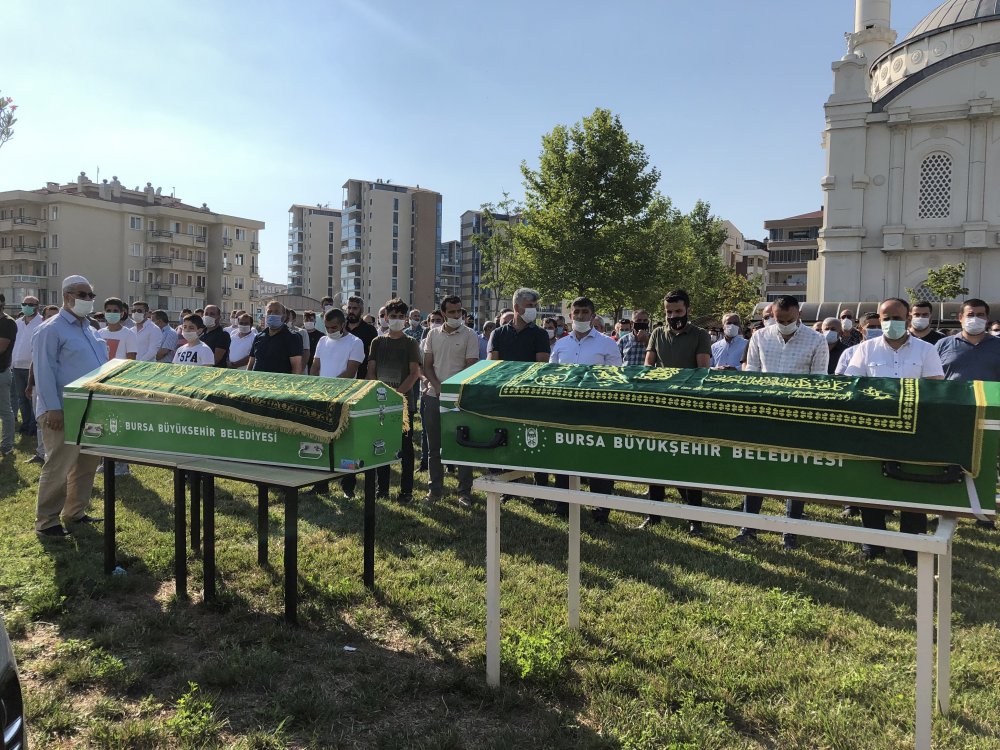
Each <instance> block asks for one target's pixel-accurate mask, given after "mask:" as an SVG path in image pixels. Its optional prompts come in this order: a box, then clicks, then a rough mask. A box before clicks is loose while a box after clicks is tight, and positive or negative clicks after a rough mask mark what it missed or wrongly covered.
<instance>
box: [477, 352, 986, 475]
mask: <svg viewBox="0 0 1000 750" xmlns="http://www.w3.org/2000/svg"><path fill="white" fill-rule="evenodd" d="M985 405H986V399H985V396H984V393H983V389H982V383H979V382H975V381H971V382H970V381H953V380H918V379H913V378H903V379H894V378H846V377H830V376H826V375H783V374H778V373H756V372H732V371H713V370H707V369H671V368H650V367H640V366H629V367H605V366H599V365H556V364H546V363H529V362H496V363H495V365H493V366H490V367H486V368H484V369H482V370H480V371H478V372H477V373H475V374H473V375H472V376H470V377H469V379H468V380H465V381H463V383H462V385H461V390H460V392H459V398H458V407H459V408H460V409H461V410H462V411H466V412H470V413H473V414H478V415H480V416H484V417H488V418H491V419H497V420H501V421H506V422H521V423H531V424H541V425H548V426H553V427H566V428H571V429H572V428H582V429H595V430H603V431H606V432H627V433H632V434H643V435H651V436H655V437H660V438H663V437H671V438H676V437H682V438H699V439H705V440H711V441H714V442H717V443H722V444H740V445H746V444H751V445H758V446H760V447H770V448H794V449H797V450H805V451H815V452H817V453H824V454H838V455H841V456H845V457H852V458H869V459H878V460H883V461H900V462H907V463H926V464H932V465H952V464H957V465H959V466H961V467H962V468H963V469H965V470H966V471H967V472H969V473H970V474H972V475H973V476H976V475H977V474H978V472H979V464H980V454H981V452H982V429H983V419H984V416H985Z"/></svg>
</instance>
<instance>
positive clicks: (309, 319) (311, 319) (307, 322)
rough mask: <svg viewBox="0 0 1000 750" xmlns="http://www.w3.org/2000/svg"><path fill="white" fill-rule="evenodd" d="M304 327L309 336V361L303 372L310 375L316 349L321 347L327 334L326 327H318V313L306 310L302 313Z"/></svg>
mask: <svg viewBox="0 0 1000 750" xmlns="http://www.w3.org/2000/svg"><path fill="white" fill-rule="evenodd" d="M302 327H303V328H305V330H306V334H307V335H308V336H309V359H308V361H307V362H306V366H305V368H303V370H302V372H303V373H305V374H306V375H308V374H309V371H310V369H311V368H312V363H313V359H314V358H315V356H316V347H317V346H318V345H319V340H320V339H321V338H323V336H325V335H326V334H325V333H324V326H322V325H321V326H319V327H317V326H316V313H315V312H313V311H312V310H306V311H305V312H304V313H302Z"/></svg>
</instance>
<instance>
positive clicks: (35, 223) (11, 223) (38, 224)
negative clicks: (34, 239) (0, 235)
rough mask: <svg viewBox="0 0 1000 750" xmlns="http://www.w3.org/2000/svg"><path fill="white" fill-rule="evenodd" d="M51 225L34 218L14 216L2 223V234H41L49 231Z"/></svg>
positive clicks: (0, 222) (0, 226)
mask: <svg viewBox="0 0 1000 750" xmlns="http://www.w3.org/2000/svg"><path fill="white" fill-rule="evenodd" d="M48 226H49V223H48V222H47V221H46V220H45V219H38V218H35V217H34V216H13V217H11V218H9V219H3V220H2V221H0V232H40V233H43V234H44V233H45V232H47V231H48Z"/></svg>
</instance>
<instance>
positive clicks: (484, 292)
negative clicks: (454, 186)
mask: <svg viewBox="0 0 1000 750" xmlns="http://www.w3.org/2000/svg"><path fill="white" fill-rule="evenodd" d="M493 220H494V222H495V223H496V224H497V225H503V224H510V222H511V221H516V220H517V218H516V217H514V218H512V217H510V216H508V215H507V214H499V213H497V214H493ZM461 229H462V231H461V243H462V291H461V292H460V293H459V296H460V297H461V298H462V301H463V302H464V303H465V305H466V307H467V309H468V310H469V312H471V313H472V314H473V315H475V317H476V322H477V323H478V324H479V325H482V323H483V322H485V321H487V320H489V319H490V318H493V317H494V316H496V314H497V313H498V312H499V311H500V309H501V308H503V307H508V306H509V305H510V302H509V301H505V300H504V299H500V298H499V297H498V295H497V291H496V290H493V289H490V288H487V287H484V286H483V284H484V283H488V282H489V278H490V274H489V270H488V269H486V272H485V273H484V269H483V267H482V258H481V257H480V253H479V250H478V249H477V248H476V239H475V238H476V237H477V236H479V235H486V236H487V237H488V236H489V233H490V229H489V227H487V226H486V223H485V222H484V221H483V212H482V211H466V212H464V213H463V214H462V218H461Z"/></svg>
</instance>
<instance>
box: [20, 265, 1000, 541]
mask: <svg viewBox="0 0 1000 750" xmlns="http://www.w3.org/2000/svg"><path fill="white" fill-rule="evenodd" d="M62 292H63V305H62V307H56V306H54V305H50V306H47V307H42V306H40V304H39V301H38V299H37V298H35V297H31V296H29V297H25V298H24V299H23V300H22V301H21V309H20V315H18V316H17V317H16V319H14V318H11V317H10V316H8V315H6V314H4V304H5V302H6V300H4V299H3V297H2V296H0V394H4V395H6V394H8V393H9V394H10V398H9V399H7V398H0V423H2V439H0V457H3V458H7V457H9V456H10V455H11V454H12V453H13V443H14V432H15V426H16V419H15V413H16V414H17V415H18V416H19V418H20V425H21V426H20V431H21V432H22V433H23V434H25V435H27V436H31V435H36V436H37V448H36V451H35V455H34V456H32V457H31V458H30V459H29V461H33V462H40V463H42V464H43V467H42V471H41V477H40V480H39V488H38V505H37V513H36V522H35V529H36V531H37V532H38V533H39V534H41V535H44V536H65V535H67V534H69V533H71V532H70V528H71V525H72V524H75V523H96V522H99V521H100V520H101V519H99V518H95V517H93V516H91V515H89V512H88V511H89V506H90V497H91V491H92V488H93V482H94V476H95V473H96V472H97V470H98V459H97V458H96V457H93V456H88V455H86V454H82V453H81V452H80V449H79V447H78V446H76V445H73V444H68V443H66V442H65V440H64V433H63V411H62V391H63V387H64V386H65V385H66V384H67V383H69V382H72V381H73V380H75V379H77V378H79V377H81V376H82V375H84V374H86V373H88V372H90V371H92V370H94V369H96V368H97V367H99V366H101V365H102V364H104V363H105V362H107V361H108V360H110V359H136V360H142V361H149V362H170V363H174V364H178V365H191V366H207V367H228V368H239V369H247V370H252V371H261V372H278V373H288V374H293V375H309V376H315V377H333V378H369V379H377V380H380V381H382V382H383V383H386V384H387V385H389V386H391V387H393V388H395V389H396V391H398V392H399V393H400V394H401V395H402V396H403V397H404V398H405V400H406V402H407V406H408V409H409V411H410V416H411V419H410V422H409V423H410V426H411V428H410V430H409V431H408V432H406V433H404V434H403V435H402V438H401V448H400V456H401V458H402V463H401V466H400V480H399V482H400V486H399V489H398V492H397V495H396V499H397V501H399V502H401V503H409V502H412V500H413V490H414V474H415V470H416V467H417V464H416V456H415V449H414V445H413V430H412V427H413V424H414V419H413V418H414V417H415V415H416V413H417V412H418V410H419V413H420V415H421V425H422V429H421V433H422V446H421V448H422V449H421V461H420V464H419V470H420V471H427V472H428V492H427V494H426V496H425V497H424V501H425V502H439V501H441V500H443V499H444V491H445V486H444V474H445V469H444V466H443V465H442V462H441V420H440V414H441V412H440V396H441V383H442V382H443V381H444V380H447V379H448V378H449V377H451V376H453V375H455V374H457V373H458V372H460V371H462V370H463V369H465V368H466V367H468V366H470V365H472V364H474V363H475V362H477V361H478V360H480V359H492V360H513V361H526V362H554V363H563V364H565V363H570V364H587V365H606V366H614V367H619V366H623V365H640V366H649V367H666V368H705V367H711V368H715V369H724V370H747V371H752V372H774V373H786V374H813V375H828V374H843V375H848V376H862V375H863V376H879V377H892V378H903V377H906V378H911V377H912V378H929V379H941V378H947V379H953V380H1000V322H998V321H991V320H990V318H989V315H990V309H989V305H987V304H986V302H984V301H983V300H980V299H969V300H966V301H965V302H964V303H962V308H961V314H960V315H959V323H960V325H961V330H960V331H958V332H957V333H955V334H953V335H947V336H946V335H944V334H942V333H941V332H939V331H935V330H934V329H933V328H932V327H931V319H930V316H931V306H930V305H929V304H928V303H924V302H918V303H916V304H913V305H911V304H910V303H909V302H907V301H906V300H903V299H898V298H890V299H886V300H885V301H884V302H882V303H881V305H879V308H878V312H877V313H873V314H870V315H869V316H866V317H865V319H864V320H862V321H857V320H855V316H854V313H853V312H852V311H851V310H848V309H844V310H842V311H841V312H840V314H839V315H838V316H837V317H830V318H827V319H825V320H823V321H820V322H818V323H817V325H816V326H815V328H813V327H810V326H808V325H806V324H804V323H803V322H802V321H801V319H800V315H799V303H798V301H797V300H796V299H795V298H794V297H789V296H785V297H780V298H778V299H777V300H775V301H774V302H772V303H770V304H768V305H767V306H766V307H765V308H764V310H763V311H762V321H761V324H760V326H759V327H756V328H747V327H745V326H744V325H743V322H742V321H741V319H740V316H739V315H738V314H736V313H727V314H725V315H723V316H722V317H721V320H720V322H721V324H722V325H721V328H720V329H719V330H718V331H717V332H714V333H712V332H710V331H709V330H707V329H706V328H702V327H700V326H698V325H696V324H695V323H694V322H693V321H692V319H691V310H690V299H689V297H688V295H687V293H686V292H685V291H684V290H681V289H677V290H673V291H671V292H669V293H667V294H666V295H665V297H664V299H663V323H661V324H659V325H655V326H651V318H650V315H649V313H648V312H647V311H645V310H636V311H634V312H633V313H632V316H631V318H622V319H620V320H618V321H617V322H616V323H615V324H614V327H613V330H610V331H609V332H606V325H605V322H604V320H603V319H602V318H600V316H598V315H597V312H596V309H595V306H594V303H593V302H592V301H591V300H589V299H588V298H586V297H578V298H577V299H575V300H573V302H572V303H571V305H570V319H569V321H568V322H569V325H568V326H567V325H566V323H567V321H566V320H565V319H564V318H563V317H562V316H556V317H551V318H547V319H545V320H543V321H539V319H538V308H539V295H538V293H537V292H535V291H534V290H532V289H527V288H522V289H519V290H517V292H516V293H515V294H514V296H513V299H512V307H511V308H507V309H504V310H502V311H501V313H500V314H499V315H498V316H497V319H496V320H494V321H489V322H487V323H486V324H485V325H484V326H483V329H482V331H481V332H476V330H475V328H474V323H475V321H474V319H473V318H472V316H470V315H469V314H468V313H467V311H466V310H465V309H464V308H463V307H462V300H461V299H460V298H459V297H457V296H448V297H445V298H443V299H442V300H441V302H440V306H439V307H438V309H436V310H434V311H433V312H431V313H429V314H428V315H424V314H422V313H421V311H419V310H417V309H411V308H410V307H409V306H408V305H407V304H406V303H405V302H404V301H403V300H400V299H391V300H388V301H387V302H386V304H385V305H384V306H383V307H382V308H381V309H380V310H379V311H378V316H377V317H375V316H373V315H370V314H366V313H365V310H364V303H363V300H362V299H361V298H360V297H350V298H349V299H348V300H347V303H346V304H345V305H344V307H343V309H341V308H338V307H336V306H335V305H334V303H333V299H332V298H330V297H326V298H324V299H323V300H322V301H321V305H322V311H306V312H305V313H304V315H303V317H302V321H303V323H302V327H301V328H300V327H298V325H297V321H298V315H297V313H296V312H295V311H294V310H289V309H286V308H285V307H284V306H283V305H282V304H281V303H280V302H278V301H276V300H271V301H270V302H268V303H267V306H266V310H265V314H264V316H262V319H261V320H259V321H257V323H256V325H255V322H254V320H253V317H252V316H251V315H250V313H249V312H247V311H244V310H237V311H233V312H232V313H231V315H230V318H229V326H228V327H225V326H223V323H224V321H223V318H222V315H223V313H222V310H221V309H220V308H219V307H218V306H217V305H214V304H210V305H206V306H205V308H204V309H201V310H195V311H190V310H185V311H183V314H182V319H181V322H180V325H178V326H177V327H176V328H175V327H172V326H171V325H170V321H169V316H168V314H167V313H166V312H165V311H163V310H155V311H152V312H150V310H149V306H148V305H147V304H146V303H144V302H141V301H139V302H133V303H132V304H131V305H129V304H126V303H124V302H123V301H122V300H121V299H119V298H116V297H109V298H107V299H105V301H104V304H103V306H102V309H101V310H96V311H95V300H96V295H95V292H94V289H93V286H92V285H91V284H90V282H89V281H88V280H87V279H86V278H84V277H82V276H70V277H68V278H66V279H65V280H64V281H63V286H62ZM608 328H610V327H608ZM377 475H378V480H377V495H378V496H379V497H380V498H388V497H389V494H390V487H389V482H390V471H389V467H388V466H386V467H382V468H381V469H379V471H378V472H377ZM457 479H458V489H457V496H456V502H457V503H458V504H459V505H461V506H463V507H470V506H471V504H472V470H471V468H469V467H457ZM548 481H549V475H548V474H545V473H541V472H540V473H538V474H536V475H535V482H536V483H539V484H547V483H548ZM553 481H554V483H555V486H557V487H563V488H566V487H568V486H569V477H567V476H562V475H556V476H555V477H554V478H553ZM588 484H589V486H590V490H591V492H595V493H598V494H600V493H611V492H613V489H614V487H613V482H612V481H611V480H607V479H596V478H591V479H589V481H588ZM355 486H356V485H355V478H354V475H346V476H345V477H344V478H343V480H342V483H341V487H342V490H343V492H344V495H345V496H346V497H353V495H354V490H355ZM313 490H314V491H315V492H319V493H325V492H329V490H330V488H329V485H328V484H326V483H322V484H319V485H316V486H315V487H314V488H313ZM666 490H667V488H666V487H663V486H659V485H651V486H650V487H649V490H648V497H649V499H650V500H655V501H662V500H664V499H665V496H666ZM678 492H679V495H680V497H681V499H682V500H683V501H685V502H686V503H688V504H690V505H696V506H698V505H701V504H702V502H703V496H702V492H701V491H700V490H696V489H679V490H678ZM762 500H763V499H762V498H761V497H759V496H754V495H748V496H746V497H745V498H744V501H743V510H744V511H745V512H746V513H747V514H748V515H753V514H758V513H759V512H760V509H761V504H762ZM803 511H804V502H803V501H802V500H793V499H789V500H787V502H786V512H787V515H788V516H789V517H790V518H801V517H802V515H803ZM555 512H557V513H560V514H562V515H565V514H566V512H567V509H566V507H565V505H562V504H557V505H556V508H555ZM591 512H592V516H593V518H594V520H595V521H597V522H599V523H607V522H608V511H607V510H606V509H602V508H594V509H593V510H592V511H591ZM853 513H857V511H856V510H854V509H850V508H848V509H846V510H845V514H853ZM860 515H861V518H862V522H863V524H864V525H865V526H866V527H869V528H881V529H884V528H885V523H886V514H885V513H884V512H882V511H878V510H873V509H862V510H861V511H860ZM658 521H659V516H656V515H650V516H648V517H647V518H646V519H645V520H644V521H643V522H642V524H641V525H640V526H639V528H640V529H643V528H648V527H649V526H652V525H654V524H656V523H657V522H658ZM900 528H901V530H902V531H904V532H911V533H924V532H926V529H927V517H926V515H924V514H920V513H902V514H901V518H900ZM688 532H689V533H690V534H692V535H700V534H702V533H703V531H702V528H701V525H700V524H699V523H697V522H692V523H691V524H690V525H689V527H688ZM756 539H757V534H756V531H754V529H753V528H752V526H751V525H748V526H747V527H745V528H743V529H741V531H740V533H739V534H738V535H737V536H736V537H735V539H734V541H735V542H737V543H741V544H748V543H754V542H756ZM782 541H783V545H784V546H785V548H786V549H795V548H796V547H797V546H798V541H797V539H796V538H795V536H794V535H791V534H785V535H784V537H783V540H782ZM862 555H863V557H864V558H865V559H872V558H875V557H880V556H882V555H884V550H882V549H880V548H875V547H865V548H863V549H862ZM908 560H910V561H912V560H913V558H912V557H909V558H908Z"/></svg>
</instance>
